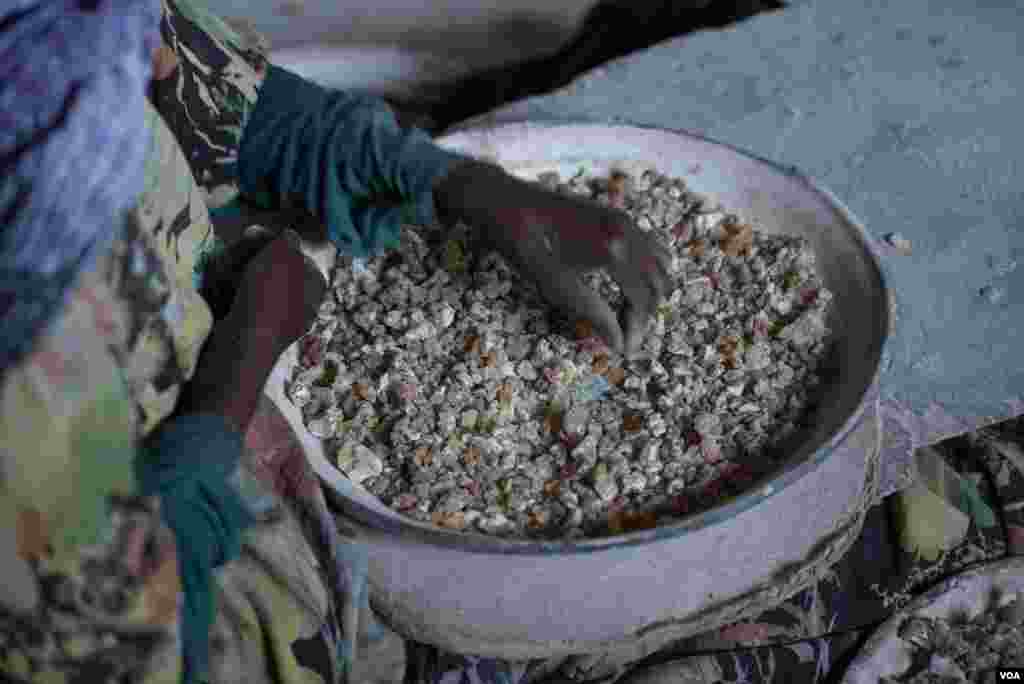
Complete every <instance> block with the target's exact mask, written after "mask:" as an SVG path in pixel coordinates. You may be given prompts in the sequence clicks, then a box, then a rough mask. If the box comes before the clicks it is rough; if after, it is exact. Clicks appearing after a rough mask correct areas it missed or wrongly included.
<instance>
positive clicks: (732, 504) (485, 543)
mask: <svg viewBox="0 0 1024 684" xmlns="http://www.w3.org/2000/svg"><path fill="white" fill-rule="evenodd" d="M524 125H526V126H530V127H532V128H534V129H536V128H545V129H555V128H578V127H580V126H595V127H603V128H611V129H616V128H618V129H639V130H645V131H658V132H663V133H670V134H674V135H681V136H685V137H689V138H694V139H697V140H700V141H703V142H707V143H710V144H712V145H718V146H721V147H725V148H727V149H729V150H731V151H733V152H735V153H737V154H739V155H741V156H745V157H747V158H750V159H753V160H755V161H758V162H760V163H762V164H765V165H767V166H769V167H770V168H771V169H773V170H775V171H778V172H781V173H782V174H784V175H786V176H788V177H790V178H793V179H795V180H797V181H799V182H801V183H803V184H804V185H805V186H806V187H807V188H808V189H809V190H810V191H811V192H813V193H816V194H818V195H819V196H821V197H822V198H823V199H824V200H825V202H826V203H827V204H828V205H829V207H830V208H831V209H832V210H833V211H835V212H836V213H837V214H838V216H839V218H840V219H841V220H843V221H845V222H846V223H847V224H848V225H849V226H850V227H852V228H853V233H854V236H855V239H856V240H857V241H858V242H859V243H860V245H861V247H862V248H863V249H864V251H865V253H866V254H867V255H868V257H869V262H870V264H871V266H872V267H873V268H874V271H875V273H874V275H875V277H876V278H877V280H878V282H879V284H880V285H881V291H882V293H883V297H882V300H883V302H884V304H883V310H882V311H881V312H880V313H881V314H882V315H883V316H884V318H885V320H884V325H883V333H882V339H881V341H880V345H879V352H878V361H877V362H876V363H875V366H874V371H873V372H872V375H871V379H870V382H869V383H868V385H867V386H866V387H865V389H864V391H863V392H862V393H861V397H860V401H859V402H858V404H857V408H856V410H854V411H853V412H852V413H851V414H850V415H849V416H847V418H846V420H845V421H844V422H843V424H842V426H841V427H840V428H839V430H837V431H836V432H835V434H833V435H832V437H831V438H830V439H829V440H828V441H827V442H826V443H825V444H822V445H821V446H819V447H818V448H817V449H816V450H815V451H814V452H813V453H812V454H811V456H810V457H809V458H807V459H805V460H803V461H801V462H798V463H794V464H791V465H789V466H786V467H784V468H783V469H782V470H780V471H777V472H775V473H774V474H772V475H771V476H770V477H762V478H761V480H760V481H758V482H757V484H756V485H755V486H751V487H750V488H748V489H746V490H745V491H743V492H741V493H739V494H736V495H734V496H731V497H728V498H725V499H722V501H721V502H720V503H718V504H716V505H714V506H712V507H711V508H708V509H707V510H704V511H701V512H700V513H698V514H696V515H693V516H691V517H688V518H685V519H683V520H679V521H675V522H672V523H669V524H666V525H659V526H657V527H654V528H651V529H646V530H638V531H634V532H627V533H624V534H618V535H610V536H607V537H595V538H581V539H572V540H565V539H559V540H536V539H515V538H506V537H497V536H491V535H485V534H482V533H477V532H461V531H454V530H445V529H442V528H440V527H436V526H433V525H430V524H429V523H422V522H419V521H414V520H411V519H404V518H397V517H389V516H386V515H384V514H381V513H379V512H377V511H375V510H373V509H372V508H370V507H369V506H367V505H366V504H364V503H362V502H360V501H358V500H357V499H354V498H352V497H351V496H348V495H346V494H344V493H343V492H341V491H338V490H337V489H336V488H335V487H333V486H331V485H330V483H329V482H328V483H326V485H327V491H326V492H325V494H326V495H327V496H328V497H329V498H331V499H332V500H335V501H337V503H338V505H339V506H340V508H341V509H342V510H343V512H344V514H345V515H346V516H347V517H348V518H350V519H351V521H350V522H357V523H360V524H361V526H362V527H361V529H360V530H359V532H360V533H361V535H362V536H364V537H367V538H372V537H378V536H386V537H388V538H390V539H392V540H396V541H399V542H402V543H405V542H411V543H420V544H425V545H430V546H438V547H445V548H451V549H457V550H458V551H461V552H466V553H480V554H498V555H536V556H551V555H565V554H574V555H575V554H588V553H598V552H603V551H607V550H610V549H621V548H628V547H633V546H641V545H646V544H650V543H653V542H658V541H666V540H669V539H675V538H679V537H684V536H685V535H687V534H690V533H693V532H697V531H699V530H703V529H706V528H709V527H712V526H714V525H718V524H721V523H724V522H727V521H729V520H731V519H733V518H734V517H736V516H738V515H740V514H742V513H744V512H746V511H749V510H750V509H752V508H753V507H754V506H756V505H757V504H759V503H761V502H763V501H766V500H767V499H768V498H770V497H773V496H776V495H778V494H779V492H781V491H783V490H784V489H786V488H787V487H789V486H790V485H792V484H794V483H795V482H797V481H799V480H800V479H801V478H803V477H804V476H805V475H807V474H809V473H811V472H812V471H814V470H816V469H817V468H818V466H820V465H821V464H822V463H824V461H825V459H826V458H828V457H829V456H830V455H831V454H833V453H834V452H835V451H837V450H838V449H839V447H841V446H842V445H843V444H844V443H845V442H846V440H847V438H848V437H849V436H850V435H851V434H852V433H853V432H854V430H855V429H856V428H857V427H859V425H860V423H861V421H862V419H863V418H864V416H865V412H866V411H867V410H868V409H869V408H872V409H873V410H875V411H876V412H877V402H878V399H879V396H880V389H879V385H880V376H881V368H882V360H883V359H884V358H886V356H887V352H888V349H889V346H890V342H891V339H892V325H893V310H892V308H893V303H892V296H891V290H890V287H889V282H890V277H889V272H888V268H887V267H886V265H885V261H884V260H883V259H882V256H881V251H880V249H879V248H878V246H877V245H876V243H875V241H874V240H873V239H871V237H870V234H869V233H868V232H867V229H866V228H865V227H864V225H863V223H862V222H861V221H860V220H859V219H858V218H857V217H856V216H855V215H854V214H853V213H852V212H851V211H850V210H849V209H848V208H847V207H846V205H845V204H843V203H842V202H841V201H840V200H839V199H838V198H837V197H836V196H835V195H834V194H833V193H832V192H831V191H830V190H829V189H828V188H826V187H824V186H822V185H821V184H820V183H818V182H817V181H815V180H814V178H812V177H811V176H809V175H808V174H805V173H803V172H802V171H800V170H799V169H798V168H797V167H796V166H795V165H788V164H782V163H780V162H777V161H773V160H771V159H768V158H766V157H762V156H760V155H758V154H756V153H754V152H751V151H750V150H746V149H744V148H741V147H738V146H736V145H732V144H730V143H726V142H722V141H719V140H716V139H714V138H711V137H709V136H706V135H704V134H703V133H700V132H695V131H689V130H686V129H676V128H668V127H664V126H653V125H643V124H633V123H626V124H618V123H616V124H606V123H601V122H597V121H588V120H578V121H566V120H554V121H543V120H532V119H531V120H523V121H511V122H509V121H506V122H502V123H500V124H498V125H485V124H481V125H479V126H471V127H467V128H458V129H457V130H454V129H453V130H451V131H450V132H448V133H446V134H445V135H444V136H441V137H440V138H438V139H437V141H438V142H440V143H443V142H444V140H445V139H446V138H449V137H452V136H455V135H466V134H472V133H473V132H475V131H491V132H500V131H501V130H502V129H511V128H514V127H522V126H524ZM328 465H329V464H328Z"/></svg>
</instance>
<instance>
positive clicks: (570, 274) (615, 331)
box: [512, 249, 623, 351]
mask: <svg viewBox="0 0 1024 684" xmlns="http://www.w3.org/2000/svg"><path fill="white" fill-rule="evenodd" d="M527 254H528V256H527V257H526V258H524V259H520V258H518V257H513V258H512V261H514V262H518V263H516V264H515V265H516V266H517V268H519V270H520V272H521V273H524V274H526V275H528V276H529V277H532V278H533V279H534V281H535V282H536V283H537V288H538V289H539V290H540V292H541V294H542V295H543V296H544V298H545V299H546V300H547V301H548V303H549V304H550V305H551V306H554V307H555V308H557V309H558V310H560V311H561V312H562V313H564V314H565V315H567V316H569V317H570V318H573V319H575V320H581V319H582V320H585V321H589V322H590V323H591V325H593V326H594V330H595V332H596V333H597V334H598V335H599V336H600V337H601V338H602V339H603V340H604V341H605V342H606V343H607V344H608V346H609V347H610V348H611V349H614V350H615V351H622V349H623V334H622V328H621V327H620V326H619V322H618V320H617V318H616V316H615V313H614V312H613V311H612V309H611V307H610V306H608V303H607V302H605V301H604V299H603V298H602V297H601V296H600V295H599V294H598V293H597V292H595V291H594V290H592V289H591V288H589V287H587V285H586V284H585V283H584V282H583V281H582V280H581V279H580V277H579V274H578V273H577V272H576V271H575V270H574V269H572V268H569V267H567V266H566V265H565V264H563V263H562V262H561V261H560V260H559V259H557V258H556V257H555V256H553V255H552V254H550V253H549V252H547V251H546V250H544V249H539V250H531V251H530V252H528V253H527Z"/></svg>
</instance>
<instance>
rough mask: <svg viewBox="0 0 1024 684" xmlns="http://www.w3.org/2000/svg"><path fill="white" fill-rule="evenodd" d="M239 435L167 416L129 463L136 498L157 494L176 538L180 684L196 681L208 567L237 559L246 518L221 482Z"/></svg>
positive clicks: (213, 421) (206, 631) (204, 655)
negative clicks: (132, 463)
mask: <svg viewBox="0 0 1024 684" xmlns="http://www.w3.org/2000/svg"><path fill="white" fill-rule="evenodd" d="M242 448H243V442H242V435H241V434H239V432H238V431H237V430H235V429H234V428H232V427H231V426H230V425H229V424H228V423H227V421H225V420H224V418H222V417H221V416H218V415H215V414H192V415H185V416H180V417H178V418H174V419H172V420H170V421H168V422H167V423H165V424H164V425H163V426H161V427H160V428H159V429H158V430H157V431H156V432H155V433H154V434H153V435H152V436H151V437H150V438H149V441H148V443H147V444H146V447H145V448H144V449H143V450H142V451H141V452H140V454H139V456H138V457H137V458H136V461H135V469H136V479H137V480H138V483H139V490H140V493H141V494H142V495H144V496H152V495H159V497H160V514H161V515H162V516H163V519H164V521H165V522H166V523H167V526H168V527H169V528H171V530H172V531H173V532H174V536H175V539H176V540H177V553H178V574H179V577H180V578H181V586H182V594H183V595H184V598H185V602H184V606H183V611H182V615H181V642H182V656H183V661H184V663H183V665H184V667H183V672H182V682H183V684H197V683H198V682H201V681H204V680H205V677H206V676H207V674H208V673H207V669H208V667H209V642H210V626H211V625H212V624H213V617H214V616H213V609H214V600H213V589H214V587H213V582H212V575H213V570H214V568H218V567H220V566H222V565H224V564H225V563H226V562H228V561H229V560H231V559H232V558H234V557H235V556H237V555H238V552H239V550H240V549H241V543H242V542H241V538H242V531H243V530H244V529H245V528H246V527H247V526H248V525H249V524H251V523H252V517H251V516H250V514H249V511H248V510H247V509H246V507H245V504H244V503H243V502H242V499H241V497H240V496H239V494H238V492H237V491H235V489H234V488H233V487H232V486H231V485H230V484H229V482H228V478H229V477H230V476H231V474H232V473H233V472H234V469H235V468H236V467H237V465H238V459H239V457H240V456H241V454H242Z"/></svg>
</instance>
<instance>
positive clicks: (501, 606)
mask: <svg viewBox="0 0 1024 684" xmlns="http://www.w3.org/2000/svg"><path fill="white" fill-rule="evenodd" d="M438 143H439V144H440V145H442V146H443V147H446V148H448V149H451V150H453V151H457V152H459V153H462V154H466V155H470V156H474V157H480V158H487V159H490V160H492V161H495V162H497V163H499V164H501V165H502V166H503V167H505V168H506V169H507V170H509V171H510V172H512V173H515V174H516V175H518V176H521V177H524V178H534V177H536V176H537V174H539V173H543V172H545V171H549V170H557V171H559V172H560V173H561V174H562V175H563V177H565V176H568V175H572V173H574V172H575V171H577V170H578V169H579V168H580V167H581V166H582V167H585V168H586V169H587V170H588V171H590V172H593V173H602V172H607V171H608V170H609V169H610V168H613V167H614V168H624V167H625V168H630V167H654V168H656V169H658V170H659V171H660V172H662V173H666V174H668V175H670V176H679V177H683V178H685V179H686V182H687V184H688V185H689V186H690V187H691V188H692V189H694V190H696V191H697V192H701V193H705V194H708V195H710V196H712V197H713V198H715V199H717V200H718V201H720V202H721V204H722V205H723V206H724V207H726V209H727V210H728V211H731V212H734V213H737V214H739V215H740V217H741V218H742V219H745V220H752V221H753V222H754V223H755V225H756V226H757V227H758V228H759V229H760V230H764V231H767V232H772V233H787V234H793V235H799V236H801V237H804V238H806V239H807V240H808V241H809V242H810V244H811V245H812V246H813V248H814V250H815V252H816V255H817V258H818V266H819V269H820V271H821V273H822V275H823V277H824V280H825V282H826V284H827V287H828V288H829V289H830V290H831V291H832V292H833V293H834V295H835V297H834V304H833V311H834V315H833V316H832V318H831V320H830V327H831V329H832V336H831V340H830V344H831V349H832V353H831V363H830V366H831V369H832V375H833V377H832V378H831V381H830V382H828V383H826V384H825V386H824V387H823V389H822V392H821V395H820V397H819V408H818V409H817V418H816V421H815V424H814V427H813V428H812V429H810V430H809V431H807V432H804V433H803V434H799V435H797V436H796V437H797V439H796V440H795V441H794V443H793V444H792V449H791V451H790V452H789V454H788V457H787V458H785V459H784V460H783V462H781V463H780V465H779V467H778V469H777V470H775V471H773V472H771V473H769V474H768V475H766V476H765V477H763V478H762V479H761V480H760V481H758V482H756V483H754V484H753V485H752V486H751V488H750V489H749V490H747V491H746V492H744V493H741V494H740V495H738V496H735V497H733V498H732V499H729V500H724V501H722V502H721V503H719V505H717V506H715V507H714V508H711V509H709V510H705V511H703V512H700V513H698V514H696V515H693V516H692V517H690V518H687V519H683V520H680V521H679V522H676V523H673V524H668V525H665V526H661V527H658V528H655V529H650V530H644V531H638V532H631V533H627V534H622V535H618V536H612V537H605V538H600V539H583V540H576V541H530V540H519V539H504V538H497V537H491V536H485V535H481V534H475V533H465V532H456V531H451V530H445V529H441V528H438V527H435V526H432V525H429V524H424V523H419V522H416V521H414V520H411V519H408V518H405V517H403V516H401V515H399V514H397V513H395V512H393V511H391V510H390V509H388V508H387V507H386V506H384V505H383V504H381V503H380V502H379V501H378V500H377V499H376V498H375V497H374V496H373V495H371V494H369V493H368V492H366V491H365V490H363V489H362V488H360V487H356V486H353V485H352V483H351V482H349V481H348V480H347V479H346V478H345V477H344V475H343V474H342V473H341V472H340V471H338V470H337V469H336V468H335V467H334V466H333V465H332V464H331V463H330V462H329V461H328V460H327V459H326V458H325V455H324V450H323V447H322V444H321V442H320V441H319V440H318V439H316V438H314V437H312V436H311V435H309V434H308V432H307V431H306V430H305V429H304V427H303V426H302V422H301V418H300V417H299V415H298V412H297V411H296V410H295V408H294V407H293V406H291V405H290V404H289V403H288V402H287V400H284V399H283V386H282V385H283V380H284V378H286V377H287V376H288V369H289V368H291V367H292V365H293V364H294V363H295V359H296V354H295V350H294V348H293V349H291V350H289V352H288V353H287V354H286V355H285V357H284V358H282V360H281V362H279V364H278V368H277V369H275V373H274V376H272V379H271V382H270V385H269V386H268V393H270V394H271V396H272V397H273V398H274V399H275V401H276V402H277V403H278V405H279V406H281V408H282V410H283V411H284V413H285V415H286V416H287V417H288V419H289V421H290V422H291V423H292V425H293V427H294V428H295V429H296V432H297V434H298V435H299V437H300V439H301V440H302V442H303V444H304V445H305V448H306V452H307V454H308V457H309V459H310V462H311V463H312V465H313V466H314V468H315V469H316V471H317V472H318V473H319V475H320V477H321V478H322V479H323V481H324V482H325V483H327V485H328V487H329V488H330V490H331V492H332V493H331V497H332V498H333V499H334V500H335V503H336V504H337V505H338V506H339V507H340V508H341V510H342V511H343V512H344V514H345V516H346V517H347V518H348V519H349V521H350V522H351V523H352V524H353V525H355V526H357V527H358V528H360V530H361V531H362V533H363V535H364V536H365V537H366V538H367V539H368V540H369V543H370V544H371V591H372V593H373V595H374V599H375V606H377V607H379V608H380V609H381V610H382V612H384V613H386V615H387V617H388V618H389V619H390V621H391V622H393V623H396V624H397V625H398V627H399V629H400V631H406V632H412V633H411V634H408V635H409V636H413V637H414V638H419V639H420V640H423V641H432V642H434V643H437V644H438V645H441V646H443V647H445V648H449V649H452V650H465V649H466V648H468V647H467V646H466V644H470V643H472V651H471V652H475V653H478V654H482V655H487V654H492V655H496V656H501V657H515V656H516V655H518V656H519V657H524V658H525V657H547V656H549V655H556V654H564V653H570V652H576V653H579V652H585V651H587V650H590V651H593V650H596V649H597V648H599V647H600V645H601V644H608V643H612V642H618V641H619V640H621V639H624V638H629V636H630V635H636V634H640V633H643V631H644V630H646V629H650V628H651V627H652V625H655V624H657V623H658V621H659V620H666V619H672V618H673V617H674V616H678V615H680V614H681V612H685V611H690V610H692V611H697V610H699V609H700V608H701V607H702V606H705V605H707V604H708V602H710V601H712V600H714V599H716V598H721V597H722V594H723V593H724V594H729V592H730V591H733V590H739V588H740V585H743V586H744V587H747V586H750V585H753V584H756V583H757V582H763V581H766V578H767V577H769V576H771V574H772V572H774V571H775V570H777V569H778V568H779V567H781V566H784V565H785V564H787V563H794V562H798V561H799V559H801V558H804V557H806V555H807V554H808V553H810V549H811V548H812V547H813V546H814V545H815V544H816V543H817V542H818V541H820V539H821V537H822V536H823V535H825V534H826V533H827V532H828V531H830V530H832V529H833V527H834V524H835V520H836V519H838V517H839V516H841V515H843V514H844V511H846V510H847V509H848V508H849V505H850V501H852V500H853V499H852V497H853V496H855V495H857V494H858V493H859V490H860V488H861V487H862V485H863V474H862V471H857V472H858V473H860V474H853V475H851V473H852V472H853V471H852V470H851V469H850V466H848V465H847V463H846V461H849V457H848V456H844V457H843V459H845V460H843V459H833V460H832V462H831V463H829V460H830V459H829V457H830V456H831V455H833V454H834V453H836V451H837V450H838V449H840V448H841V447H843V446H844V444H845V442H846V441H847V438H848V437H849V436H850V435H851V433H852V432H854V431H855V430H856V429H857V428H858V426H859V425H860V423H861V421H862V419H863V418H864V416H865V411H871V412H873V408H874V405H875V401H876V399H877V393H878V387H877V381H878V371H879V364H880V360H881V358H882V353H883V348H884V346H885V343H886V340H887V337H888V333H889V327H890V319H891V310H890V296H889V293H888V290H887V286H886V282H885V278H884V275H883V270H882V267H881V263H880V260H879V257H878V254H877V252H876V250H875V247H874V246H873V244H872V240H871V238H870V237H869V236H868V235H867V234H866V233H865V230H864V228H863V227H862V226H861V225H860V224H859V223H858V221H857V220H856V219H855V218H854V217H853V216H851V215H850V213H849V212H848V211H847V210H846V209H845V208H844V207H843V206H842V205H841V204H840V203H839V201H838V200H836V198H835V197H833V196H832V195H831V194H830V193H829V192H828V191H827V190H824V189H823V188H820V187H819V186H818V185H816V184H815V183H814V181H812V180H811V179H809V178H807V177H806V176H804V175H803V174H801V173H799V172H798V171H797V170H795V169H792V168H785V167H780V166H779V165H777V164H775V163H773V162H770V161H767V160H764V159H761V158H758V157H756V156H754V155H751V154H749V153H746V152H743V151H740V150H738V149H735V148H733V147H731V146H728V145H724V144H721V143H718V142H714V141H711V140H708V139H706V138H703V137H701V136H697V135H692V134H688V133H685V132H675V131H667V130H663V129H653V128H640V127H634V126H603V125H591V124H536V123H522V124H508V125H503V126H500V127H497V128H489V129H488V128H483V129H472V130H463V131H460V132H457V133H454V134H451V135H449V136H446V137H444V138H441V139H439V140H438ZM858 448H859V447H858ZM850 462H852V461H850ZM811 473H814V474H815V476H814V478H807V477H806V476H808V475H809V474H811ZM858 478H860V479H859V480H858ZM802 479H804V480H805V482H803V483H802V484H801V485H800V486H799V487H796V486H794V485H795V484H796V483H798V482H800V481H801V480H802ZM812 480H813V482H812ZM787 490H790V491H789V492H787ZM798 490H799V491H798ZM855 490H856V491H855ZM819 493H820V496H819ZM790 495H791V496H793V497H802V498H801V499H800V500H801V501H802V502H806V503H801V504H800V506H799V510H792V507H789V508H787V507H786V506H785V505H784V504H785V502H779V503H777V504H773V505H769V504H772V502H771V501H770V499H772V498H785V497H787V496H790ZM773 506H774V508H773ZM759 507H760V508H759ZM755 508H759V510H758V511H754V510H751V509H755ZM762 508H763V509H766V510H767V509H772V510H774V512H771V513H769V518H770V519H765V517H764V515H762V514H761V512H760V509H762ZM786 516H791V517H792V519H787V517H786ZM759 525H761V526H766V527H764V528H763V529H762V528H760V527H758V526H759ZM751 535H753V538H751ZM758 536H760V537H761V538H756V537H758ZM773 538H774V539H773ZM684 547H685V549H684V551H685V553H684V556H685V559H683V557H675V556H673V554H675V553H677V551H678V550H679V549H681V548H684ZM681 563H685V564H686V568H685V573H686V575H685V577H680V578H679V579H678V581H673V580H672V579H671V578H669V577H667V576H666V573H672V572H683V571H684V570H683V568H681V567H680V564H681ZM722 564H725V565H726V566H728V567H733V566H732V564H740V565H743V566H744V568H746V569H745V570H744V572H745V573H746V574H745V575H743V573H740V571H739V570H736V572H737V573H739V574H738V575H737V576H736V578H735V582H733V584H734V586H732V587H730V586H728V585H729V584H730V580H729V577H728V575H729V572H728V571H727V567H716V566H721V565H722ZM733 569H734V570H735V568H733ZM740 575H743V576H742V577H741V576H740ZM654 590H656V595H649V592H651V591H654ZM644 591H646V592H648V594H643V592H644ZM630 592H634V593H633V596H632V597H631V596H630ZM637 592H639V593H637ZM696 593H701V594H702V595H700V596H697V595H696ZM642 594H643V595H642ZM581 602H583V603H584V604H585V605H588V607H590V608H591V609H592V611H591V612H590V615H591V616H592V619H588V620H585V621H583V622H581V621H580V620H579V619H578V617H574V615H575V616H578V615H580V606H581ZM488 616H490V617H488ZM495 616H497V617H495ZM597 616H604V617H597ZM485 623H489V624H485ZM499 623H500V624H499ZM402 626H405V627H406V628H405V629H402ZM513 643H514V644H519V645H520V646H518V647H510V644H513Z"/></svg>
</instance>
